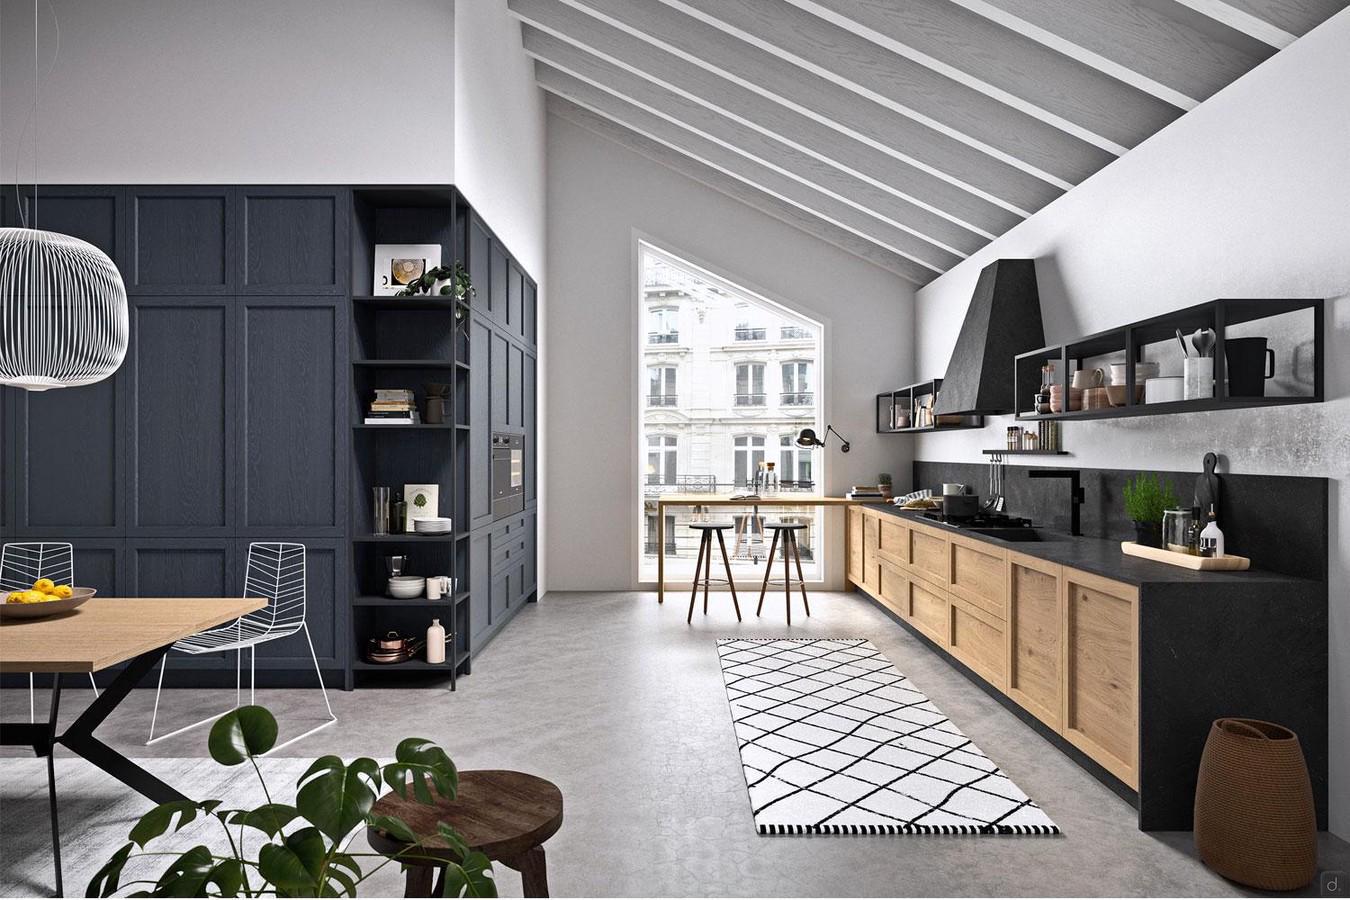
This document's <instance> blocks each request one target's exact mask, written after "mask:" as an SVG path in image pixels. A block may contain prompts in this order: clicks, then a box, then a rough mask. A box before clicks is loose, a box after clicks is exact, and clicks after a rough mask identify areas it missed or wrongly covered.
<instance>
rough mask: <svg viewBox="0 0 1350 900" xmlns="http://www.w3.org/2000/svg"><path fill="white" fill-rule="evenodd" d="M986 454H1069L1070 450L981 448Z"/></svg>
mask: <svg viewBox="0 0 1350 900" xmlns="http://www.w3.org/2000/svg"><path fill="white" fill-rule="evenodd" d="M980 452H981V453H983V454H984V455H985V456H1068V455H1069V451H1068V450H981V451H980Z"/></svg>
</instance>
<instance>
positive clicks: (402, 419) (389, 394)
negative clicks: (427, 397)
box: [366, 388, 422, 425]
mask: <svg viewBox="0 0 1350 900" xmlns="http://www.w3.org/2000/svg"><path fill="white" fill-rule="evenodd" d="M421 421H422V417H421V416H419V415H418V414H417V404H416V403H415V402H414V400H413V392H412V391H410V390H407V389H404V388H380V389H377V390H376V391H375V399H374V400H373V401H371V404H370V411H369V412H367V413H366V424H367V425H417V424H420V423H421Z"/></svg>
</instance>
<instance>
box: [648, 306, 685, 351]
mask: <svg viewBox="0 0 1350 900" xmlns="http://www.w3.org/2000/svg"><path fill="white" fill-rule="evenodd" d="M648 313H649V319H650V322H651V324H650V326H649V327H650V330H649V331H648V332H647V343H649V344H678V343H679V342H680V321H679V320H680V310H679V307H675V306H658V307H656V308H655V309H652V310H649V311H648Z"/></svg>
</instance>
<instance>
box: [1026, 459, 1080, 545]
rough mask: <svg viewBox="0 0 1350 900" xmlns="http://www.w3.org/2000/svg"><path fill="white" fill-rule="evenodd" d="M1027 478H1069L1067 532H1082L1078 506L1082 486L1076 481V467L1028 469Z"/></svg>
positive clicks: (1078, 533)
mask: <svg viewBox="0 0 1350 900" xmlns="http://www.w3.org/2000/svg"><path fill="white" fill-rule="evenodd" d="M1027 477H1028V478H1067V479H1069V534H1072V535H1081V534H1082V533H1083V529H1082V521H1081V519H1080V518H1079V515H1078V507H1080V506H1082V505H1083V500H1084V496H1083V486H1082V485H1081V484H1079V483H1078V470H1077V469H1028V470H1027Z"/></svg>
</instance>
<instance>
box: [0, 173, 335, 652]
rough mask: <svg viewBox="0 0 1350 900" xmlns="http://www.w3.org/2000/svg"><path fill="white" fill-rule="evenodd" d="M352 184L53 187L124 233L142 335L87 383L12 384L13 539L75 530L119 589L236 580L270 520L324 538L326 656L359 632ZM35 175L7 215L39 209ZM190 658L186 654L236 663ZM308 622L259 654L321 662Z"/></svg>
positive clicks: (8, 419)
mask: <svg viewBox="0 0 1350 900" xmlns="http://www.w3.org/2000/svg"><path fill="white" fill-rule="evenodd" d="M349 204H350V193H349V191H348V190H347V189H346V188H341V187H302V188H295V187H284V188H278V187H231V186H207V187H197V186H193V187H182V186H142V187H138V186H131V187H42V188H40V192H39V196H38V203H37V219H36V223H37V226H38V227H41V228H47V229H52V230H56V231H62V232H66V233H68V234H73V235H75V236H77V237H81V238H83V239H85V240H88V241H90V242H91V243H93V244H95V245H97V246H98V247H100V248H101V249H103V250H104V251H105V252H107V253H108V254H109V255H110V256H111V257H112V258H113V260H114V261H115V262H116V263H117V265H118V268H119V269H120V270H121V272H122V274H123V278H124V279H125V281H126V286H127V293H128V296H129V298H130V306H131V309H130V316H131V345H130V348H129V350H128V353H127V358H126V361H125V363H124V364H123V365H122V367H121V368H120V369H119V370H118V372H117V374H116V375H115V376H114V377H112V378H110V379H108V380H106V381H103V382H100V383H99V384H95V385H90V386H87V387H81V388H70V389H64V390H54V391H48V392H45V393H27V392H23V391H18V390H14V389H9V388H6V389H4V390H3V392H2V393H3V399H2V400H0V404H2V406H0V421H3V426H4V434H5V437H4V447H5V450H4V459H3V461H2V462H0V465H3V469H4V494H3V504H4V511H3V522H4V535H5V539H6V540H20V539H39V538H47V539H53V540H57V539H59V540H69V541H71V542H72V543H73V544H74V545H75V548H76V555H75V560H76V578H77V580H78V581H79V583H80V584H86V585H90V586H93V587H96V588H98V590H99V592H100V593H102V594H105V595H109V596H211V595H215V596H234V595H238V594H240V593H241V591H242V588H243V580H244V577H243V576H244V566H245V561H246V559H247V554H248V544H249V542H250V541H251V540H295V541H300V542H303V543H304V544H306V545H307V546H308V548H309V558H308V569H307V572H308V577H309V594H308V597H309V609H308V620H309V626H310V630H311V633H312V635H313V639H314V643H315V649H316V651H317V652H318V655H319V662H320V665H321V666H323V667H324V668H326V669H330V670H335V671H336V670H340V669H341V668H342V667H343V666H344V665H345V663H346V657H347V647H348V643H349V642H348V640H347V637H346V630H347V617H346V614H347V604H346V602H345V596H346V594H345V586H346V583H347V579H346V574H345V573H346V559H347V554H346V549H345V541H344V540H343V537H344V533H345V532H344V528H345V522H346V509H347V505H346V503H347V483H346V478H347V469H348V467H347V462H346V459H347V457H346V452H347V451H346V446H347V444H346V441H345V439H344V434H345V431H346V429H347V425H348V423H347V405H346V379H347V352H348V351H347V348H348V335H347V320H348V313H347V308H348V302H349V301H348V287H347V281H346V274H347V271H348V268H347V266H346V259H347V252H348V250H347V244H348V241H347V227H348V222H349V218H350V216H349V213H348V209H349ZM32 212H33V200H32V192H31V190H30V189H21V190H20V191H19V192H18V194H17V196H16V194H15V191H14V190H13V189H12V188H11V189H9V190H8V191H6V192H4V214H3V221H4V223H5V224H6V225H18V224H20V223H21V221H22V220H23V216H24V215H25V214H26V215H27V216H28V220H29V224H30V225H31V224H33V219H32ZM219 662H220V661H219V660H215V659H206V660H179V659H177V658H176V659H175V661H174V666H175V668H177V667H178V666H180V665H181V666H183V667H185V668H191V667H193V666H194V665H195V666H207V667H210V666H215V665H219ZM309 664H310V663H309V661H308V651H307V649H306V647H305V644H304V640H303V638H299V639H290V640H285V641H278V642H274V643H270V644H266V645H263V646H262V647H260V648H259V651H258V666H259V667H260V668H272V669H291V668H295V669H303V668H304V667H306V666H308V665H309Z"/></svg>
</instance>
